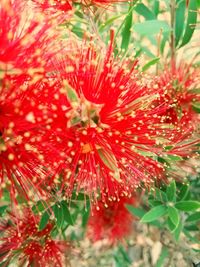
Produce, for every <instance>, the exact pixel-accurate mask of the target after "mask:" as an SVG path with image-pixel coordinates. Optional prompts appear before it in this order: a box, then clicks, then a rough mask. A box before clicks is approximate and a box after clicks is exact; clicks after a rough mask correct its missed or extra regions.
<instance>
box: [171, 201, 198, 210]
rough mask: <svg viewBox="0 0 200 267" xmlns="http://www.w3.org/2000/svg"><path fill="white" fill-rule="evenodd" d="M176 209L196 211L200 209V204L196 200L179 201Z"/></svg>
mask: <svg viewBox="0 0 200 267" xmlns="http://www.w3.org/2000/svg"><path fill="white" fill-rule="evenodd" d="M175 207H176V208H177V209H178V210H182V211H194V210H197V209H199V208H200V202H198V201H194V200H187V201H179V202H177V203H176V204H175Z"/></svg>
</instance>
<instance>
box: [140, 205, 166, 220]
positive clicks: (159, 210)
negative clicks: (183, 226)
mask: <svg viewBox="0 0 200 267" xmlns="http://www.w3.org/2000/svg"><path fill="white" fill-rule="evenodd" d="M166 213H167V207H166V206H164V205H160V206H156V207H154V208H153V209H151V210H150V211H149V212H147V213H146V214H145V215H144V216H143V217H142V219H141V222H152V221H155V220H156V219H158V218H160V217H161V216H163V215H165V214H166Z"/></svg>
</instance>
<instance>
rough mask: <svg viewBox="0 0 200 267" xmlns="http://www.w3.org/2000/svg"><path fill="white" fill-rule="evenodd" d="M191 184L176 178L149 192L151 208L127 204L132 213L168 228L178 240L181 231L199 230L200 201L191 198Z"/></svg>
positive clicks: (158, 225)
mask: <svg viewBox="0 0 200 267" xmlns="http://www.w3.org/2000/svg"><path fill="white" fill-rule="evenodd" d="M190 196H191V194H190V186H189V184H187V185H186V184H180V183H177V182H175V181H174V180H173V181H172V182H171V183H170V184H169V185H168V186H163V187H161V188H156V189H155V190H152V191H151V192H147V200H146V201H145V203H148V205H149V210H147V211H145V209H142V208H134V207H132V206H131V205H127V209H128V210H129V212H130V213H131V214H133V215H134V216H136V217H138V218H140V221H141V222H142V223H149V224H151V225H154V226H157V227H159V228H163V229H168V230H169V231H170V232H171V234H172V235H173V237H174V239H175V240H176V241H178V240H179V237H180V234H181V232H184V231H188V230H189V231H190V230H192V231H194V232H196V231H199V230H200V229H199V224H197V222H200V201H197V200H193V199H191V198H190Z"/></svg>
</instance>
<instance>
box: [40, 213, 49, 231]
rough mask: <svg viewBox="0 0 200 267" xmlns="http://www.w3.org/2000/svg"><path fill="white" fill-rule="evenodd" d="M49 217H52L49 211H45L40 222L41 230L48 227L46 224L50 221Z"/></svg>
mask: <svg viewBox="0 0 200 267" xmlns="http://www.w3.org/2000/svg"><path fill="white" fill-rule="evenodd" d="M49 217H50V216H49V212H48V211H45V212H44V213H43V215H42V217H41V220H40V223H39V231H41V230H43V229H44V228H45V227H46V225H47V223H48V221H49Z"/></svg>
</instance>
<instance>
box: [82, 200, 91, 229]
mask: <svg viewBox="0 0 200 267" xmlns="http://www.w3.org/2000/svg"><path fill="white" fill-rule="evenodd" d="M82 214H83V215H82V226H83V227H85V226H86V225H87V222H88V219H89V216H90V202H88V203H87V206H86V207H85V208H84V210H83V213H82Z"/></svg>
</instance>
